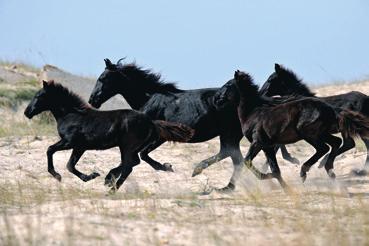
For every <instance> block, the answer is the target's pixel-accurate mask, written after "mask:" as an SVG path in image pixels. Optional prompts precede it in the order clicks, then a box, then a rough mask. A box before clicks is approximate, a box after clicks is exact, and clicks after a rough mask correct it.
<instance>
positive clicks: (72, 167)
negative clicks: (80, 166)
mask: <svg viewBox="0 0 369 246" xmlns="http://www.w3.org/2000/svg"><path fill="white" fill-rule="evenodd" d="M84 152H85V150H82V149H73V151H72V154H71V156H70V158H69V161H68V164H67V169H68V170H69V172H71V173H73V174H74V175H76V176H77V177H78V178H80V179H81V180H83V181H84V182H87V181H90V180H92V179H94V178H96V177H98V176H100V174H98V173H96V172H93V173H91V174H90V175H87V174H84V173H81V172H80V171H78V170H77V169H76V164H77V162H78V160H79V159H80V158H81V156H82V155H83V153H84Z"/></svg>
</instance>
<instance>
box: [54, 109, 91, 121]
mask: <svg viewBox="0 0 369 246" xmlns="http://www.w3.org/2000/svg"><path fill="white" fill-rule="evenodd" d="M82 110H84V109H78V108H74V107H65V106H55V107H52V108H51V109H50V112H51V114H52V115H53V116H54V118H55V120H56V122H58V121H60V120H61V119H63V118H64V117H65V116H66V115H68V114H70V113H81V112H82Z"/></svg>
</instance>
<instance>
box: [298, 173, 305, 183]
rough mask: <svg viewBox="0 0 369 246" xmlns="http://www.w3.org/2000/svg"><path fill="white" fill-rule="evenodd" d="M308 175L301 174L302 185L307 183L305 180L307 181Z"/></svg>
mask: <svg viewBox="0 0 369 246" xmlns="http://www.w3.org/2000/svg"><path fill="white" fill-rule="evenodd" d="M306 176H307V175H306V173H305V172H300V177H301V181H302V183H304V182H305V180H306Z"/></svg>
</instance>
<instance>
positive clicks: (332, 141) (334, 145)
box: [324, 134, 342, 179]
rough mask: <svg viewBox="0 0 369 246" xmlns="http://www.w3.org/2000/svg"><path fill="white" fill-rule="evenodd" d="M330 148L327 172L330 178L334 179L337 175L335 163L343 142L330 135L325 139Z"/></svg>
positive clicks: (326, 165)
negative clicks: (334, 168)
mask: <svg viewBox="0 0 369 246" xmlns="http://www.w3.org/2000/svg"><path fill="white" fill-rule="evenodd" d="M324 140H325V141H326V142H327V143H328V144H329V145H330V146H331V152H329V154H328V158H327V162H326V164H325V170H326V171H327V174H328V176H329V177H330V178H332V179H334V178H335V177H336V175H335V174H334V172H333V162H334V159H335V158H336V156H337V155H338V150H339V149H340V146H341V144H342V140H341V138H339V137H336V136H333V135H330V134H328V135H327V136H326V137H325V139H324Z"/></svg>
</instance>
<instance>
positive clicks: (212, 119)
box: [141, 88, 241, 142]
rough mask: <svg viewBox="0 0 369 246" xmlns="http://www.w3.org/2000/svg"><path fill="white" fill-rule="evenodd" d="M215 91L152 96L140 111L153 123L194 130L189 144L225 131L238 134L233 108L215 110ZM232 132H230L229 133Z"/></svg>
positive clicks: (237, 124) (190, 91) (212, 89)
mask: <svg viewBox="0 0 369 246" xmlns="http://www.w3.org/2000/svg"><path fill="white" fill-rule="evenodd" d="M217 90H218V88H209V89H198V90H187V91H183V92H180V93H167V94H159V93H157V94H154V95H153V96H152V97H151V98H150V99H149V100H148V101H147V102H146V104H145V105H144V106H143V108H142V109H141V111H142V112H144V113H146V114H147V115H148V116H149V117H150V118H151V119H153V120H165V121H170V122H177V123H182V124H185V125H187V126H189V127H191V128H193V129H194V130H195V135H194V136H193V138H192V139H191V142H202V141H207V140H209V139H211V138H214V137H216V136H218V135H220V134H222V133H223V132H225V131H229V132H233V131H237V132H238V135H240V134H241V128H240V123H239V120H238V117H237V111H236V108H235V107H227V108H224V109H217V108H216V107H215V106H214V103H213V97H214V94H215V93H216V91H217ZM230 129H231V130H230Z"/></svg>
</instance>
